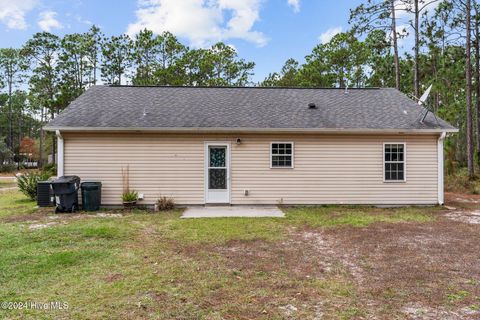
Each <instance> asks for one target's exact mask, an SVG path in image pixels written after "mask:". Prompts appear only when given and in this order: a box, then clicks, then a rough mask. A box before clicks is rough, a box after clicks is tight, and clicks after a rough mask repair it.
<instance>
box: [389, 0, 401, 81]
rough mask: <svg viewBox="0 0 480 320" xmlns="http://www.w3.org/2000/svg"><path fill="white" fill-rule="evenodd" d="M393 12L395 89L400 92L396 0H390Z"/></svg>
mask: <svg viewBox="0 0 480 320" xmlns="http://www.w3.org/2000/svg"><path fill="white" fill-rule="evenodd" d="M390 3H391V10H392V14H391V16H392V39H393V60H394V63H395V88H397V89H398V90H400V61H399V58H398V39H397V18H396V14H395V0H390Z"/></svg>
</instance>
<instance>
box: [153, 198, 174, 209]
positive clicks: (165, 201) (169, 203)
mask: <svg viewBox="0 0 480 320" xmlns="http://www.w3.org/2000/svg"><path fill="white" fill-rule="evenodd" d="M157 208H158V210H159V211H168V210H173V209H174V208H175V201H174V200H173V198H169V197H160V199H158V200H157Z"/></svg>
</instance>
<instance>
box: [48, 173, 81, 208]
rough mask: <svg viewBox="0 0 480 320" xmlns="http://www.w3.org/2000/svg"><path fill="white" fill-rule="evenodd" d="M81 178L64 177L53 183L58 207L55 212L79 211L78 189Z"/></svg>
mask: <svg viewBox="0 0 480 320" xmlns="http://www.w3.org/2000/svg"><path fill="white" fill-rule="evenodd" d="M79 188H80V178H79V177H77V176H62V177H60V178H57V179H55V180H53V181H52V190H53V194H54V195H55V200H56V203H57V207H56V208H55V212H74V211H76V210H78V189H79Z"/></svg>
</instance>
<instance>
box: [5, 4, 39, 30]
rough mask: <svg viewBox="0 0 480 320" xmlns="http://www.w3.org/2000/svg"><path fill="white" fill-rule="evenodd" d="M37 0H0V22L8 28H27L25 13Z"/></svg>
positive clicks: (33, 6)
mask: <svg viewBox="0 0 480 320" xmlns="http://www.w3.org/2000/svg"><path fill="white" fill-rule="evenodd" d="M37 2H38V0H0V22H2V23H4V24H5V25H6V26H7V28H9V29H20V30H24V29H26V28H27V26H28V25H27V22H26V21H25V15H26V14H27V13H28V12H29V11H31V10H32V9H33V8H35V6H36V5H37Z"/></svg>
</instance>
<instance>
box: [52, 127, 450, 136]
mask: <svg viewBox="0 0 480 320" xmlns="http://www.w3.org/2000/svg"><path fill="white" fill-rule="evenodd" d="M43 129H44V130H46V131H57V130H60V131H63V132H67V131H76V132H79V131H80V132H105V131H109V132H132V131H138V132H208V133H215V132H221V133H223V132H231V133H237V132H238V133H270V132H274V133H296V132H303V133H340V134H341V133H345V134H347V133H392V134H402V133H415V134H429V133H442V132H458V129H441V128H438V129H368V128H367V129H361V128H359V129H344V128H334V129H329V128H173V127H172V128H155V127H48V126H47V127H44V128H43Z"/></svg>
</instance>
